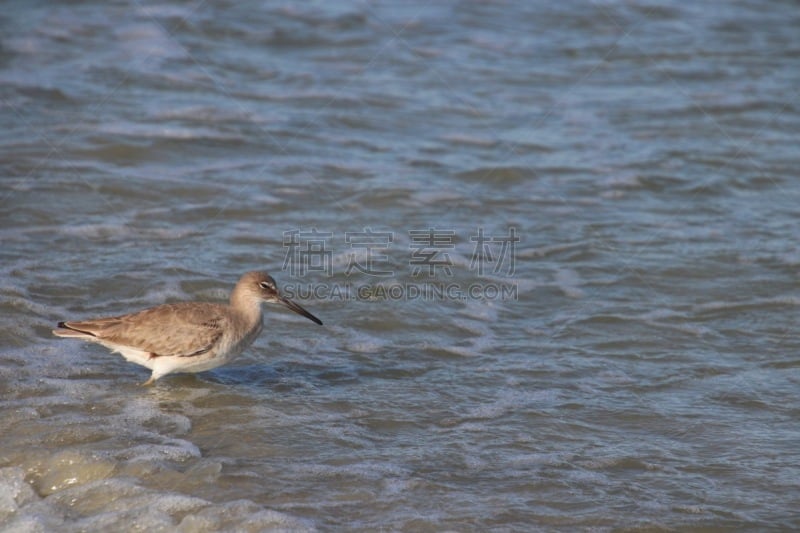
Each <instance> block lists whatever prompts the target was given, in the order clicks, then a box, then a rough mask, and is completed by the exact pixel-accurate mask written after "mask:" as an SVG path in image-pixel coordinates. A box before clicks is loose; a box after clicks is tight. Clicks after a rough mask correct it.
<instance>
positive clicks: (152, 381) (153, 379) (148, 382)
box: [140, 374, 156, 387]
mask: <svg viewBox="0 0 800 533" xmlns="http://www.w3.org/2000/svg"><path fill="white" fill-rule="evenodd" d="M155 382H156V376H155V374H153V375H152V376H150V379H148V380H147V381H145V382H144V383H142V384H141V385H140V386H141V387H149V386H151V385H152V384H153V383H155Z"/></svg>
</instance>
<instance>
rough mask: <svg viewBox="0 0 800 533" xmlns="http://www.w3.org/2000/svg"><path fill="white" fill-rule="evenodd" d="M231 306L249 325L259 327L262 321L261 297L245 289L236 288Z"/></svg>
mask: <svg viewBox="0 0 800 533" xmlns="http://www.w3.org/2000/svg"><path fill="white" fill-rule="evenodd" d="M231 308H233V309H234V310H235V311H236V314H237V315H238V316H239V317H240V318H241V320H242V321H243V322H244V323H245V325H246V326H247V329H252V328H254V327H257V326H258V324H260V323H261V299H259V298H258V297H255V296H253V295H252V294H250V293H248V292H244V291H237V290H234V291H233V293H232V294H231Z"/></svg>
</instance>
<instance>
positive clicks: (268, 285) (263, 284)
mask: <svg viewBox="0 0 800 533" xmlns="http://www.w3.org/2000/svg"><path fill="white" fill-rule="evenodd" d="M258 286H259V287H261V288H262V289H272V290H274V289H275V288H274V287H273V286H272V284H271V283H270V282H269V281H262V282H261V283H259V284H258Z"/></svg>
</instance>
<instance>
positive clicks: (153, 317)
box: [53, 272, 322, 385]
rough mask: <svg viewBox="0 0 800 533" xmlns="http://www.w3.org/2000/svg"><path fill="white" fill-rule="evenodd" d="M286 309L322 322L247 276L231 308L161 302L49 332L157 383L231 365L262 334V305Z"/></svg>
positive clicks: (261, 275)
mask: <svg viewBox="0 0 800 533" xmlns="http://www.w3.org/2000/svg"><path fill="white" fill-rule="evenodd" d="M263 302H268V303H279V304H282V305H285V306H286V307H288V308H289V309H291V310H292V311H294V312H295V313H297V314H299V315H302V316H304V317H306V318H308V319H309V320H312V321H314V322H316V323H317V324H320V325H322V321H321V320H320V319H318V318H317V317H315V316H314V315H312V314H311V313H309V312H308V311H306V310H305V309H303V308H302V307H300V305H298V304H296V303H295V302H293V301H291V300H289V299H287V298H285V297H283V296H281V294H280V292H278V288H277V286H276V285H275V280H274V279H272V276H270V275H269V274H267V273H265V272H248V273H247V274H245V275H243V276H242V277H241V279H239V282H238V283H237V284H236V287H235V288H234V289H233V292H232V293H231V298H230V304H229V305H225V304H216V303H209V302H183V303H174V304H163V305H159V306H156V307H151V308H149V309H145V310H143V311H139V312H137V313H131V314H128V315H120V316H112V317H108V318H97V319H94V320H83V321H68V322H59V323H58V329H54V330H53V334H55V335H57V336H59V337H69V338H73V339H81V340H85V341H90V342H96V343H98V344H102V345H103V346H105V347H106V348H109V349H111V350H113V351H114V352H119V353H121V354H122V356H123V357H124V358H125V359H127V360H128V361H131V362H133V363H136V364H139V365H142V366H145V367H147V368H149V369H150V370H152V374H151V375H150V379H148V380H147V381H145V382H144V383H142V385H152V384H153V383H155V381H156V380H157V379H158V378H160V377H163V376H166V375H167V374H169V373H172V372H203V371H204V370H210V369H212V368H216V367H218V366H220V365H224V364H225V363H228V362H230V361H232V360H233V359H234V358H235V357H236V356H237V355H239V354H240V353H242V351H244V349H245V348H247V347H248V346H250V345H251V344H252V343H253V341H254V340H255V339H256V337H258V334H259V333H261V328H262V318H261V304H262V303H263Z"/></svg>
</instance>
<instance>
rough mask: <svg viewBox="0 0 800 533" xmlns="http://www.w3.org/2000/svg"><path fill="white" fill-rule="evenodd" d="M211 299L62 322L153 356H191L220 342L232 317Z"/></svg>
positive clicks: (88, 334)
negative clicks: (114, 315) (204, 301)
mask: <svg viewBox="0 0 800 533" xmlns="http://www.w3.org/2000/svg"><path fill="white" fill-rule="evenodd" d="M224 311H225V310H224V308H223V307H222V306H220V305H217V304H211V303H178V304H164V305H159V306H157V307H152V308H150V309H145V310H144V311H139V312H138V313H132V314H129V315H122V316H116V317H109V318H99V319H95V320H86V321H82V322H63V323H61V324H59V326H61V327H62V328H67V329H70V330H74V331H77V332H80V333H85V334H86V335H87V336H89V337H95V338H97V340H98V341H99V342H104V343H112V344H117V345H120V346H129V347H131V348H136V349H138V350H142V351H146V352H150V353H151V354H152V357H158V356H172V357H192V356H195V355H200V354H203V353H205V352H207V351H209V350H210V349H211V348H213V347H214V345H215V344H216V343H217V342H219V340H220V338H221V337H222V334H223V332H224V331H225V328H226V327H227V326H228V321H229V320H230V319H229V318H228V316H227V314H226V313H225V312H224Z"/></svg>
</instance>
